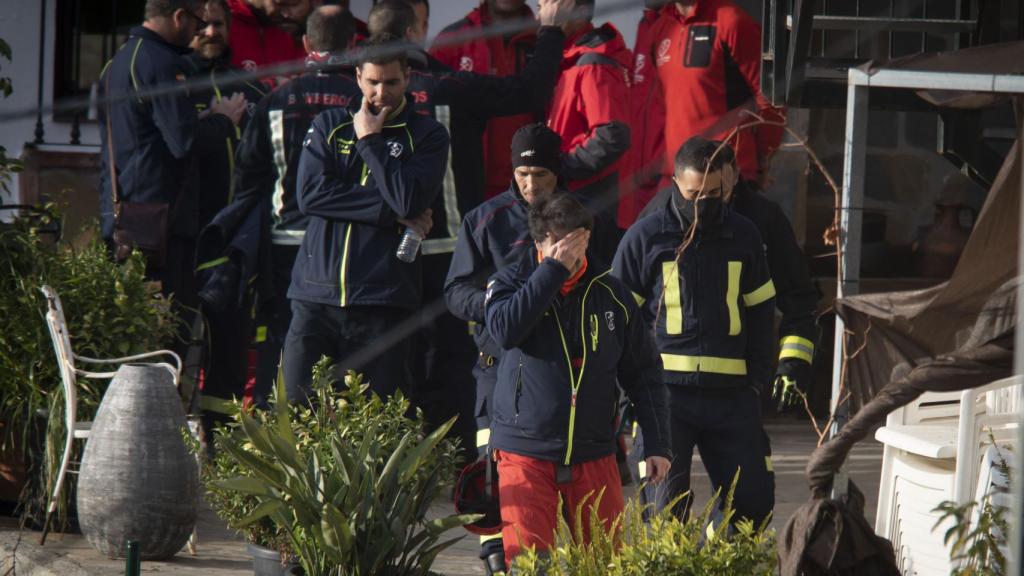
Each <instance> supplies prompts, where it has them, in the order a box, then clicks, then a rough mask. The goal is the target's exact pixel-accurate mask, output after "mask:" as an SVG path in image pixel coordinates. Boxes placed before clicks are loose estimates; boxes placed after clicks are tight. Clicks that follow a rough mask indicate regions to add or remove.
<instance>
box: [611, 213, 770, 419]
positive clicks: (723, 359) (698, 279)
mask: <svg viewBox="0 0 1024 576" xmlns="http://www.w3.org/2000/svg"><path fill="white" fill-rule="evenodd" d="M724 210H725V214H724V219H723V222H722V225H721V227H720V228H718V229H717V230H715V231H713V232H710V233H705V232H703V231H699V230H698V232H697V235H696V237H695V239H694V241H693V243H692V244H690V246H688V247H687V248H686V250H685V251H684V252H683V255H682V259H681V261H680V262H679V263H678V265H677V263H676V252H677V250H678V249H679V247H680V246H681V245H682V243H683V239H684V236H685V234H686V231H687V229H688V228H689V223H685V224H684V222H685V221H684V220H683V219H682V218H681V216H680V215H679V213H678V212H677V210H676V209H675V207H674V206H673V205H672V204H671V203H670V204H669V205H667V206H666V207H665V208H663V209H662V210H659V211H657V212H655V213H653V214H650V215H648V216H646V217H644V218H642V219H640V220H639V221H637V222H636V223H635V224H634V225H633V226H632V227H631V228H630V229H629V230H628V231H627V232H626V235H625V236H624V237H623V239H622V242H621V243H620V244H619V249H618V252H617V253H616V254H615V261H614V264H613V266H612V270H613V272H612V273H613V274H614V275H615V276H616V277H618V278H619V279H621V280H622V282H623V283H624V284H625V285H626V286H628V287H629V289H630V290H632V291H633V293H634V297H635V298H636V299H637V301H638V302H642V310H643V314H644V320H645V324H647V326H654V327H655V335H656V340H657V345H658V351H659V352H661V358H662V362H663V363H664V366H665V370H664V377H665V382H666V383H667V384H670V385H681V386H695V387H699V388H712V389H713V388H726V387H731V388H732V387H743V386H753V387H754V388H755V389H757V390H758V391H761V390H764V389H766V387H767V385H768V383H769V381H770V380H771V374H772V372H771V371H772V358H771V355H772V334H773V325H772V322H773V314H774V297H775V287H774V284H773V283H772V280H771V276H770V274H769V273H768V263H767V260H766V258H765V253H764V245H763V243H762V242H761V235H760V234H759V233H758V231H757V228H756V227H755V226H754V223H753V222H751V221H750V220H748V219H746V218H744V217H743V216H740V215H739V214H736V213H735V212H733V211H732V210H731V209H729V208H728V207H724ZM646 433H647V430H646V429H644V434H646Z"/></svg>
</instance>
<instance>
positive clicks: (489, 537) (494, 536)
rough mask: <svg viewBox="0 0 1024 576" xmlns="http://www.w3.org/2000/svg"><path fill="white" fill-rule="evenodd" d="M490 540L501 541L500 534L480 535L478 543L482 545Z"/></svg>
mask: <svg viewBox="0 0 1024 576" xmlns="http://www.w3.org/2000/svg"><path fill="white" fill-rule="evenodd" d="M491 540H501V532H498V533H497V534H487V535H484V534H481V535H480V543H481V544H483V543H485V542H490V541H491Z"/></svg>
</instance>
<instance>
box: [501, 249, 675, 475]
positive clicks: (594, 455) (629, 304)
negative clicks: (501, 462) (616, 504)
mask: <svg viewBox="0 0 1024 576" xmlns="http://www.w3.org/2000/svg"><path fill="white" fill-rule="evenodd" d="M588 260H589V264H588V266H587V268H586V270H585V271H584V273H583V275H582V277H581V278H580V279H579V280H578V282H577V283H576V285H575V286H574V287H573V288H572V289H571V290H570V291H569V292H568V294H566V295H564V296H563V295H562V294H561V289H562V286H563V284H564V283H565V281H566V280H567V279H568V278H569V271H568V270H566V269H565V267H564V266H562V265H561V264H560V263H558V262H557V261H555V260H554V259H551V258H545V259H544V260H543V261H542V262H539V263H538V262H537V253H536V251H535V250H530V251H528V252H527V253H526V254H525V255H524V256H523V259H522V260H521V261H520V262H519V263H518V264H515V265H512V266H509V267H506V268H504V269H503V270H501V271H499V272H498V273H497V274H495V275H494V276H493V277H492V278H491V280H490V282H489V283H488V289H487V302H486V309H487V328H488V331H489V332H490V335H491V337H492V338H493V339H494V340H495V342H496V343H497V344H498V345H500V346H501V347H502V348H504V349H505V350H506V352H505V353H504V355H503V356H502V360H501V363H500V364H499V366H498V381H497V384H496V385H495V390H494V399H493V409H492V418H491V436H490V446H491V447H492V448H498V449H500V450H506V451H508V452H513V453H516V454H521V455H524V456H529V457H532V458H539V459H543V460H550V461H554V462H558V463H560V464H564V465H571V464H577V463H580V462H588V461H591V460H596V459H598V458H602V457H605V456H608V455H610V454H614V453H615V450H616V440H615V436H616V426H615V422H616V417H617V416H618V397H619V391H618V389H619V387H621V388H622V390H623V391H625V393H626V396H627V397H628V398H629V400H630V401H631V402H632V404H633V407H634V410H635V415H636V419H637V422H638V423H639V424H640V426H641V427H642V428H643V431H644V450H645V453H644V454H643V455H642V457H644V458H648V457H651V456H664V457H670V452H671V450H670V442H671V440H670V434H669V422H668V392H667V389H666V388H665V386H664V384H663V383H662V381H661V378H660V370H661V364H660V362H659V361H658V357H657V354H656V352H655V349H654V346H653V342H652V341H651V336H650V333H649V330H648V328H647V326H646V324H645V323H644V321H643V318H642V317H641V316H640V314H639V310H638V309H637V307H636V304H635V303H634V302H633V299H632V297H631V296H630V294H629V290H628V289H627V288H626V287H625V286H623V285H622V283H621V282H619V281H618V280H616V279H615V278H613V277H612V276H611V275H609V273H608V272H607V271H603V270H604V268H603V267H602V266H600V264H599V263H596V262H595V261H594V260H593V259H592V257H590V255H588Z"/></svg>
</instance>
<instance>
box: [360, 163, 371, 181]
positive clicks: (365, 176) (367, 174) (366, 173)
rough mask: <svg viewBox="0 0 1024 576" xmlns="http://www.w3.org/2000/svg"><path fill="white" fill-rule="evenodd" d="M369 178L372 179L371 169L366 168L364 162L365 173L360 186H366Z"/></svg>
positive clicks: (361, 176) (362, 175)
mask: <svg viewBox="0 0 1024 576" xmlns="http://www.w3.org/2000/svg"><path fill="white" fill-rule="evenodd" d="M369 177H370V169H369V168H367V167H366V163H365V162H364V163H363V172H362V174H361V175H360V176H359V185H360V186H366V181H367V180H368V179H369Z"/></svg>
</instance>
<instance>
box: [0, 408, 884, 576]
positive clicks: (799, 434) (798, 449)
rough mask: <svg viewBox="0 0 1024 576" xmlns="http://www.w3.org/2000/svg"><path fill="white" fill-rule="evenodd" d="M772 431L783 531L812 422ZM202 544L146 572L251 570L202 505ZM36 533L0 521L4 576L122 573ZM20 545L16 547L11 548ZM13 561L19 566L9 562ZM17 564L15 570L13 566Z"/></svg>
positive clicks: (865, 482)
mask: <svg viewBox="0 0 1024 576" xmlns="http://www.w3.org/2000/svg"><path fill="white" fill-rule="evenodd" d="M768 432H769V435H770V436H771V438H772V445H773V449H774V453H775V455H774V461H775V474H776V506H775V518H774V521H773V522H772V526H773V527H774V528H776V529H781V528H782V526H783V525H784V524H785V522H786V520H787V519H788V518H789V516H790V515H791V514H792V513H793V511H794V510H796V508H797V507H798V506H799V505H800V504H802V503H803V502H804V500H805V499H806V498H807V484H806V481H805V480H804V477H803V471H804V467H805V466H806V464H807V457H808V455H809V454H810V452H811V450H812V449H813V448H814V445H815V442H816V441H817V438H816V435H815V434H814V433H813V431H812V430H811V427H810V425H809V424H807V423H805V422H797V421H791V420H784V421H775V422H770V423H769V425H768ZM881 458H882V448H881V445H880V444H878V443H877V442H874V441H873V440H870V441H865V442H863V443H861V445H859V446H858V447H856V448H855V449H854V451H853V453H852V455H851V458H850V473H851V477H852V478H853V480H854V481H855V482H857V485H858V486H859V487H860V488H861V490H862V491H863V492H864V495H865V497H866V499H867V503H866V510H865V511H866V512H867V516H868V521H869V522H872V523H873V522H874V512H875V505H876V499H877V496H878V482H879V472H880V469H881ZM694 470H695V472H700V474H697V475H696V477H695V486H694V490H695V493H696V494H697V497H698V504H699V505H701V506H702V505H703V502H704V501H705V500H706V498H707V497H708V495H709V494H710V492H711V490H710V486H709V484H708V482H707V478H706V476H704V475H703V468H702V467H701V466H698V465H695V466H694ZM450 510H451V507H450V505H449V504H447V503H443V502H440V503H438V504H437V505H435V507H434V511H433V513H435V514H439V515H440V514H447V513H449V512H450ZM199 537H200V542H199V548H198V551H197V554H196V555H195V556H190V555H188V553H187V552H184V551H183V552H181V553H179V554H178V556H176V557H175V558H174V559H173V561H170V562H146V563H143V565H142V571H143V572H144V573H147V574H167V575H181V576H192V575H196V576H198V575H204V576H228V575H232V576H239V575H242V574H252V562H251V560H250V559H249V557H248V556H247V555H246V553H245V545H244V543H243V542H242V541H241V540H239V539H238V538H237V537H235V536H234V535H233V534H231V533H230V532H229V531H227V530H226V529H225V528H224V527H223V525H222V524H221V523H220V521H219V520H218V519H217V517H216V516H214V515H213V513H211V512H210V511H209V510H204V511H203V513H202V514H201V517H200V522H199ZM38 541H39V534H38V533H35V532H26V533H23V534H19V532H18V530H17V525H16V523H15V522H14V521H13V520H12V519H0V576H28V575H35V574H38V575H59V576H80V575H81V576H93V575H97V576H98V575H101V574H102V575H109V574H123V573H124V561H123V560H121V561H119V560H108V559H106V558H104V557H103V556H101V555H100V554H99V553H97V552H96V551H94V550H93V549H92V548H90V547H89V544H88V543H87V542H86V541H85V539H84V538H83V537H81V536H80V535H61V534H55V535H53V536H51V537H50V538H49V539H48V541H47V543H46V546H45V548H40V547H39V546H38ZM15 547H17V553H16V554H12V551H13V550H14V549H15ZM476 553H477V544H476V542H475V540H474V539H473V538H472V537H470V536H467V537H466V538H464V539H463V540H461V541H460V542H459V543H458V544H456V545H455V546H454V547H452V548H450V549H449V550H448V551H447V552H446V554H444V555H443V556H442V557H440V558H439V559H438V561H437V562H436V563H435V565H434V569H435V570H436V571H438V572H440V573H443V574H448V575H450V576H469V575H482V574H483V573H484V572H483V568H482V566H481V565H480V563H479V561H478V560H477V558H476ZM12 560H16V564H14V565H13V566H12ZM12 568H13V569H14V570H11V569H12Z"/></svg>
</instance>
